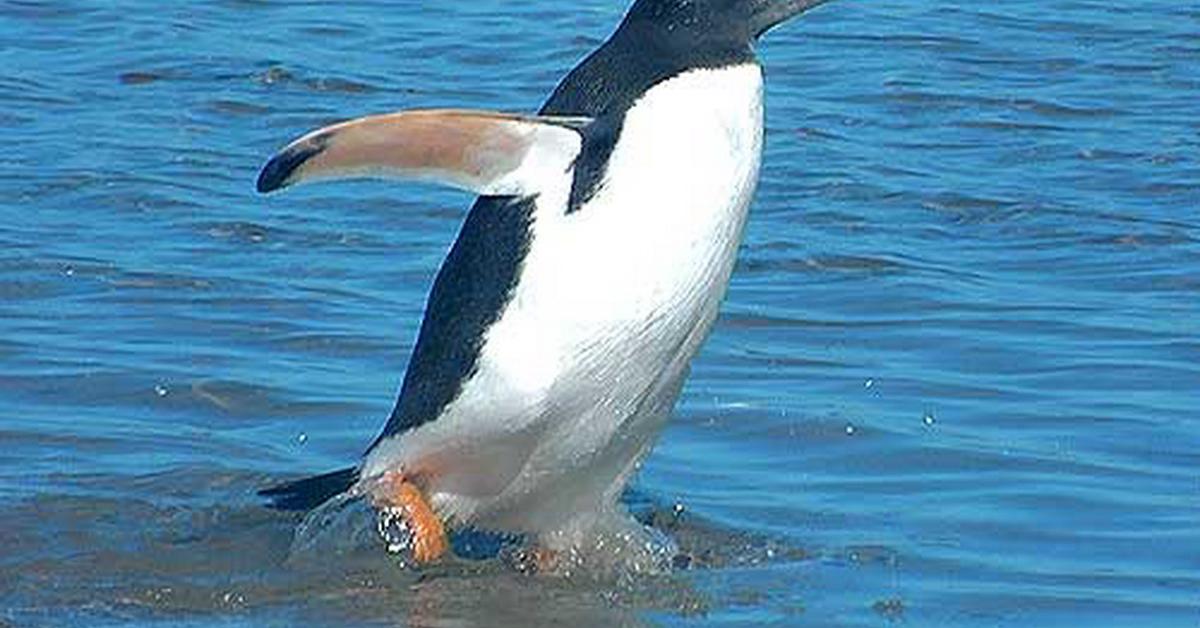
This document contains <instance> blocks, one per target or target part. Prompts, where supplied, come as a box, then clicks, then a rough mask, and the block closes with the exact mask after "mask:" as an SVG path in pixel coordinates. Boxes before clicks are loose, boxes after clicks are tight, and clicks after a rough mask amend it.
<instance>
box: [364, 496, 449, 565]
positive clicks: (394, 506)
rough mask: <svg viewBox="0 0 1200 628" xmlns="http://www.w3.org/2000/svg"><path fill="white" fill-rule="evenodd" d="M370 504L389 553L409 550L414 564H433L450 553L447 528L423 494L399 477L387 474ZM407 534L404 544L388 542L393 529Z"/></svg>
mask: <svg viewBox="0 0 1200 628" xmlns="http://www.w3.org/2000/svg"><path fill="white" fill-rule="evenodd" d="M372 497H373V499H372V501H373V503H374V505H375V507H376V508H378V509H380V511H381V512H380V533H381V534H382V535H383V536H384V537H385V538H387V539H389V547H388V550H389V551H393V552H396V551H401V550H403V549H408V550H409V551H410V552H411V554H412V559H413V561H414V562H416V563H417V564H423V563H429V562H433V561H435V560H437V559H439V558H441V557H442V556H443V555H445V554H446V552H447V551H448V550H449V549H450V541H449V538H448V537H447V536H446V527H445V525H443V524H442V520H441V519H439V518H438V516H437V513H435V512H434V511H433V508H432V507H431V506H430V505H429V500H427V499H426V498H425V494H424V493H422V492H421V489H420V488H419V487H418V486H417V485H416V484H414V483H413V482H412V481H411V480H409V479H408V478H406V477H404V476H403V475H401V474H399V473H388V474H387V475H385V476H384V477H383V478H382V479H381V480H380V483H379V486H378V487H377V488H376V489H375V490H374V491H373V492H372ZM397 524H398V525H399V526H400V527H401V528H402V529H403V531H404V532H405V533H406V536H407V538H406V539H405V542H395V543H394V544H393V543H392V541H391V538H390V537H391V536H393V535H392V534H391V533H390V532H388V531H387V529H388V528H390V527H391V526H393V525H397Z"/></svg>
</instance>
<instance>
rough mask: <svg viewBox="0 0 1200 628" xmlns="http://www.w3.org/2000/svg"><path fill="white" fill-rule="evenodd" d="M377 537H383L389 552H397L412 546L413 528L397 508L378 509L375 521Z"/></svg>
mask: <svg viewBox="0 0 1200 628" xmlns="http://www.w3.org/2000/svg"><path fill="white" fill-rule="evenodd" d="M376 524H377V526H378V530H379V537H380V538H382V539H383V542H384V545H385V546H386V547H387V551H388V553H389V554H399V553H400V552H403V551H405V550H408V549H410V548H412V544H413V530H412V528H411V527H409V525H408V520H406V519H405V518H404V513H403V512H402V511H401V510H400V509H398V508H385V509H383V510H380V511H379V519H378V521H377V522H376Z"/></svg>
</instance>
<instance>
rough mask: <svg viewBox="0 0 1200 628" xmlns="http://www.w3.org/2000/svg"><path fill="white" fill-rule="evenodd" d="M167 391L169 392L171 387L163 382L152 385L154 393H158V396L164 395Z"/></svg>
mask: <svg viewBox="0 0 1200 628" xmlns="http://www.w3.org/2000/svg"><path fill="white" fill-rule="evenodd" d="M169 392H171V389H170V388H167V387H166V385H165V384H155V385H154V394H156V395H158V396H159V397H166V396H167V393H169Z"/></svg>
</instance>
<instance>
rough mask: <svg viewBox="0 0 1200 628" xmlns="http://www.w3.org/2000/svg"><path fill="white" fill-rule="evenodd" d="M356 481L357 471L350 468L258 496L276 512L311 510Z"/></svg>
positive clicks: (268, 490)
mask: <svg viewBox="0 0 1200 628" xmlns="http://www.w3.org/2000/svg"><path fill="white" fill-rule="evenodd" d="M357 481H358V469H357V468H355V467H350V468H347V469H339V470H337V471H333V472H330V473H323V474H321V475H314V476H312V477H308V478H304V479H301V480H294V481H291V482H284V483H283V484H277V485H275V486H272V487H269V488H264V489H263V490H261V491H259V492H258V494H259V495H261V496H263V497H266V498H267V507H269V508H274V509H276V510H312V509H313V508H316V507H317V506H320V505H321V504H324V503H325V502H326V501H328V500H329V499H330V498H331V497H333V496H334V495H338V494H339V493H344V492H346V490H348V489H349V488H350V487H351V486H353V485H354V483H355V482H357Z"/></svg>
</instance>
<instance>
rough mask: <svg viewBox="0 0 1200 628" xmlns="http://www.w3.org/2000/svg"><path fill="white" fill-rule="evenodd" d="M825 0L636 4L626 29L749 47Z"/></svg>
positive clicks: (653, 0) (655, 0)
mask: <svg viewBox="0 0 1200 628" xmlns="http://www.w3.org/2000/svg"><path fill="white" fill-rule="evenodd" d="M823 2H825V0H637V2H636V3H634V5H633V8H631V9H630V10H629V14H628V15H627V16H626V18H625V21H626V24H627V25H629V26H634V27H641V28H644V29H649V30H657V29H662V30H663V31H665V32H666V33H669V34H670V35H671V36H673V37H681V36H682V37H687V38H695V39H697V40H699V41H701V42H703V41H713V42H721V43H740V44H751V43H753V41H754V40H755V39H757V38H758V37H759V36H760V35H762V34H763V33H765V32H767V31H768V30H770V29H771V28H772V27H774V26H776V25H778V24H780V23H782V22H785V21H787V20H788V19H789V18H792V17H795V16H797V15H799V14H801V13H803V12H804V11H806V10H808V9H809V8H812V7H814V6H816V5H818V4H821V3H823Z"/></svg>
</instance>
